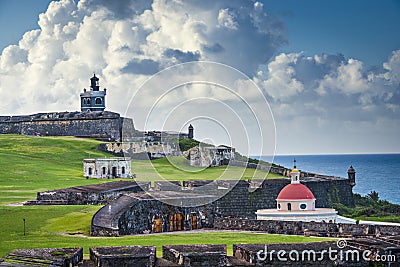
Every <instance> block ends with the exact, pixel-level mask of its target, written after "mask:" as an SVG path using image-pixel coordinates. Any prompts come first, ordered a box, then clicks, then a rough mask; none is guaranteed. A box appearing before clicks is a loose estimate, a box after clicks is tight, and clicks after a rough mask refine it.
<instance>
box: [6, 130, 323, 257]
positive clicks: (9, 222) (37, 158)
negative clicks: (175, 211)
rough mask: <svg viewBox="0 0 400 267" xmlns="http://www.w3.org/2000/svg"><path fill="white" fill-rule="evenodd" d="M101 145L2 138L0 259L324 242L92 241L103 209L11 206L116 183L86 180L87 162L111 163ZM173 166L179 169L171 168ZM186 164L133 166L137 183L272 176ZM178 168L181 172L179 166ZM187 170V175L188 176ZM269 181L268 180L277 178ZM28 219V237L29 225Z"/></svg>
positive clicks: (197, 237) (198, 236)
mask: <svg viewBox="0 0 400 267" xmlns="http://www.w3.org/2000/svg"><path fill="white" fill-rule="evenodd" d="M99 143H100V142H99V141H96V140H90V139H78V138H74V137H26V136H20V135H0V256H4V255H5V254H7V253H9V252H10V251H11V250H12V249H16V248H43V247H84V249H85V253H86V254H87V253H89V250H88V247H89V246H112V245H119V246H120V245H156V246H157V251H158V255H159V256H160V253H161V246H162V245H164V244H205V243H214V244H227V245H228V252H229V253H231V252H232V251H231V250H232V244H234V243H279V242H281V243H287V242H309V241H310V242H311V241H316V240H321V239H319V238H310V237H302V236H282V235H266V234H259V233H243V232H241V233H239V232H233V233H222V232H213V233H188V234H179V233H172V234H171V233H168V234H152V235H140V236H124V237H118V238H107V237H89V236H88V233H89V226H90V221H91V218H92V216H93V215H94V213H95V212H96V211H97V210H98V209H99V208H100V206H34V207H29V206H7V204H10V203H17V202H21V201H25V200H29V199H34V198H35V197H36V193H37V192H38V191H45V190H51V189H59V188H65V187H71V186H78V185H87V184H94V183H104V182H109V181H110V180H108V179H104V180H97V179H89V180H87V179H85V178H84V177H83V173H82V172H83V170H82V159H83V158H87V157H106V156H107V157H109V156H110V155H109V154H106V153H103V152H100V151H98V150H97V146H98V144H99ZM169 160H172V161H173V164H171V163H170V162H169ZM182 164H184V159H183V158H172V159H161V160H156V161H152V162H151V163H150V162H148V161H133V162H132V168H133V170H134V171H133V172H134V173H136V175H137V180H141V181H154V180H156V179H158V177H159V176H158V174H157V173H162V177H163V178H164V179H167V180H185V179H186V180H191V179H201V180H204V179H217V178H221V179H249V178H251V177H253V176H254V177H256V178H264V177H265V175H266V173H265V172H260V171H257V172H256V173H254V170H252V169H244V168H238V167H233V168H231V167H229V168H226V167H216V168H208V169H204V170H203V169H199V168H195V167H190V166H187V165H182ZM174 165H175V166H177V167H175V166H174ZM182 169H184V170H182ZM277 177H280V176H277V175H271V174H269V175H268V178H277ZM24 218H25V219H26V235H25V236H24V231H23V230H24V229H23V219H24Z"/></svg>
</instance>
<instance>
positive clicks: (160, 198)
mask: <svg viewBox="0 0 400 267" xmlns="http://www.w3.org/2000/svg"><path fill="white" fill-rule="evenodd" d="M210 197H212V196H203V195H196V194H182V193H179V192H176V191H173V192H168V191H164V192H159V191H158V192H153V193H152V195H151V196H150V195H149V194H145V193H133V194H126V195H123V196H121V197H120V198H118V199H117V200H115V201H113V202H111V203H109V204H108V205H107V206H105V207H103V208H102V209H100V210H99V211H98V212H97V213H96V214H95V215H94V216H93V219H92V225H91V231H90V233H91V235H94V236H119V235H127V234H141V233H152V232H168V231H182V230H192V229H199V228H210V227H212V225H213V220H214V214H215V210H214V205H213V204H212V203H210V204H204V205H202V206H196V205H198V203H201V202H203V203H209V202H210V200H209V199H210ZM164 201H168V203H169V204H167V203H166V202H164ZM171 201H172V202H171ZM173 201H175V202H176V203H173ZM183 202H185V204H186V205H184V206H182V204H181V203H183ZM190 202H193V205H190Z"/></svg>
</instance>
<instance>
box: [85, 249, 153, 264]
mask: <svg viewBox="0 0 400 267" xmlns="http://www.w3.org/2000/svg"><path fill="white" fill-rule="evenodd" d="M90 259H91V260H92V261H93V262H94V263H95V265H96V266H102V267H130V266H141V267H142V266H143V267H153V266H155V262H156V247H155V246H124V247H91V248H90Z"/></svg>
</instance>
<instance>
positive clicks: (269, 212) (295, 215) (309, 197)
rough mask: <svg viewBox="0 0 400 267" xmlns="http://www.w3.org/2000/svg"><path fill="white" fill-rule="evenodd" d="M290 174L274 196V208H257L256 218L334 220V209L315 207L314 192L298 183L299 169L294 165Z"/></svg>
mask: <svg viewBox="0 0 400 267" xmlns="http://www.w3.org/2000/svg"><path fill="white" fill-rule="evenodd" d="M290 175H291V183H290V184H288V185H287V186H285V187H284V188H283V189H282V190H281V192H279V194H278V197H277V198H276V202H277V207H276V209H263V210H257V212H256V215H257V220H279V221H302V222H311V221H314V222H336V220H337V211H336V210H334V209H328V208H315V197H314V194H313V193H312V192H311V190H310V189H309V188H308V187H307V186H305V185H303V184H301V183H300V171H299V170H298V169H296V166H294V168H293V170H292V171H291V173H290Z"/></svg>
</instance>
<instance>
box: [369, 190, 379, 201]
mask: <svg viewBox="0 0 400 267" xmlns="http://www.w3.org/2000/svg"><path fill="white" fill-rule="evenodd" d="M368 197H369V198H370V199H372V200H373V201H374V202H378V201H379V194H378V192H376V191H371V193H369V194H368Z"/></svg>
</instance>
